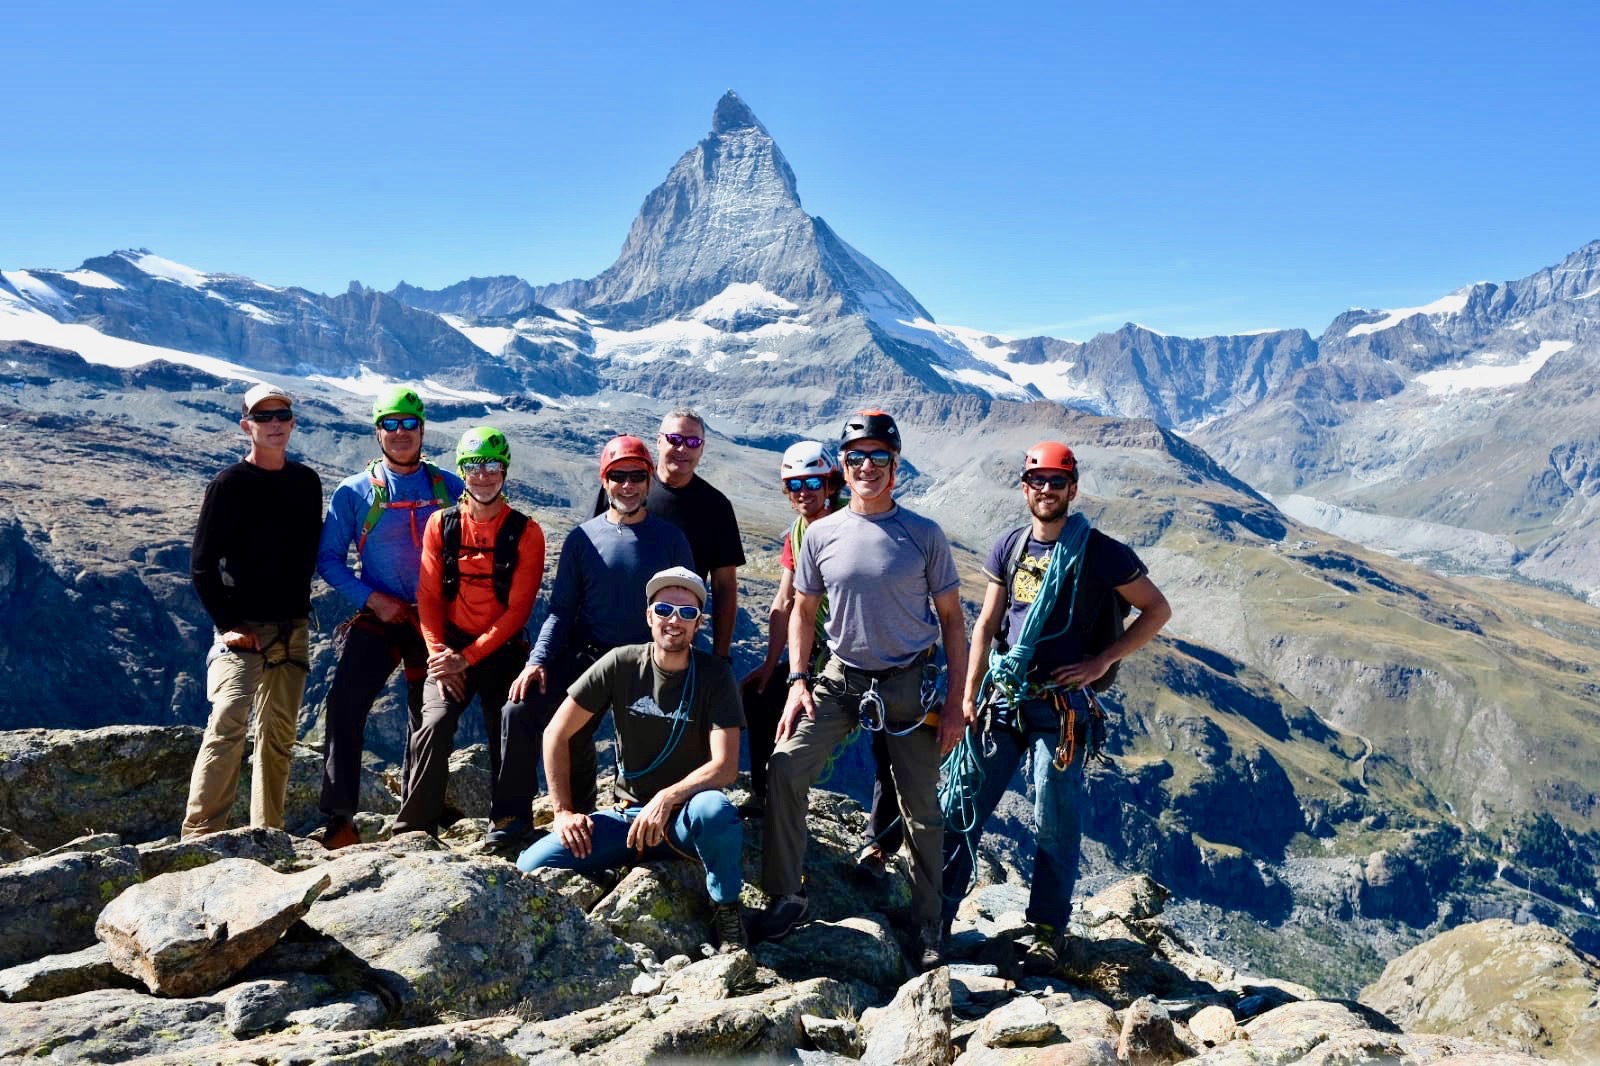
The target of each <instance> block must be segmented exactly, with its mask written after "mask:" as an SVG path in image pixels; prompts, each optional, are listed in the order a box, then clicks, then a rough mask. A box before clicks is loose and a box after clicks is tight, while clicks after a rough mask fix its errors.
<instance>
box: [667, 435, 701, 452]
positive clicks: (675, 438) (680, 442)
mask: <svg viewBox="0 0 1600 1066" xmlns="http://www.w3.org/2000/svg"><path fill="white" fill-rule="evenodd" d="M661 435H662V436H663V437H664V438H666V441H667V443H668V444H670V445H672V446H673V447H674V448H688V449H689V450H690V451H691V452H692V451H694V450H695V449H696V448H698V447H700V445H702V444H704V443H705V442H706V441H705V438H704V437H685V436H684V435H683V434H682V433H663V434H661Z"/></svg>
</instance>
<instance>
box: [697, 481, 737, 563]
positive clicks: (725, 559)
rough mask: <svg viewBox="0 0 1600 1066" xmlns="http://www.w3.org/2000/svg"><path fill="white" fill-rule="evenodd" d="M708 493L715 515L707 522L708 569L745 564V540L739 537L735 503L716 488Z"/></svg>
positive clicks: (711, 510) (710, 508)
mask: <svg viewBox="0 0 1600 1066" xmlns="http://www.w3.org/2000/svg"><path fill="white" fill-rule="evenodd" d="M708 487H709V486H708ZM706 495H707V500H706V507H707V510H708V511H710V512H711V514H712V515H713V516H714V517H713V520H712V521H709V522H707V523H706V533H707V540H708V544H707V546H706V551H705V562H706V571H707V572H710V571H712V570H717V569H720V568H721V567H724V566H743V565H744V541H742V540H741V539H740V537H739V519H738V517H737V516H736V515H735V514H734V513H733V504H732V503H730V502H729V501H728V497H726V496H724V495H723V494H722V493H720V492H717V491H716V490H712V491H711V492H709V493H707V494H706Z"/></svg>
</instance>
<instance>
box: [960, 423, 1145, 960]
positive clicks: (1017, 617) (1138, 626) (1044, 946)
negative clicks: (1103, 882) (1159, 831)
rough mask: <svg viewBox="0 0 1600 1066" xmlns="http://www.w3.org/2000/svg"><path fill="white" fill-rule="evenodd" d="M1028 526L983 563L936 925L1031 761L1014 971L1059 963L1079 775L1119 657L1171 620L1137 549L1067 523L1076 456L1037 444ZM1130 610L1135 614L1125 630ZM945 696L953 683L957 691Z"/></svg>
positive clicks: (1074, 856)
mask: <svg viewBox="0 0 1600 1066" xmlns="http://www.w3.org/2000/svg"><path fill="white" fill-rule="evenodd" d="M1021 481H1022V497H1023V502H1024V503H1025V504H1026V505H1027V507H1028V513H1029V515H1030V521H1029V523H1028V524H1027V525H1024V526H1019V527H1017V528H1016V529H1013V530H1011V531H1009V532H1007V533H1005V534H1002V535H1001V536H1000V538H999V539H998V540H996V541H995V542H994V546H993V547H992V548H991V549H990V550H989V556H988V560H987V561H986V562H985V564H984V573H985V574H987V575H988V578H989V583H988V591H987V592H986V593H985V595H984V599H983V608H982V610H981V611H980V612H979V614H978V621H977V624H976V625H975V626H974V627H973V630H972V647H971V650H970V652H969V654H968V657H967V664H968V665H967V677H966V691H965V697H964V700H963V706H962V711H963V715H964V717H965V719H966V721H967V722H968V726H967V731H966V734H965V737H964V746H963V748H962V749H961V750H962V751H963V752H964V753H965V754H967V755H968V756H969V757H970V760H969V761H968V762H967V763H966V765H967V767H968V769H967V770H965V771H963V770H961V769H960V767H961V766H962V760H961V759H959V758H957V759H956V760H955V766H956V769H954V770H953V771H952V772H951V775H950V776H952V777H954V778H956V779H957V780H956V782H955V783H954V785H953V787H955V788H957V789H959V788H960V779H962V778H965V779H968V780H973V781H976V782H977V785H976V792H975V793H974V795H973V796H972V797H971V800H970V806H968V807H967V809H966V813H965V815H964V817H963V820H964V821H965V824H963V825H959V826H957V825H949V824H947V825H946V831H945V845H944V900H945V903H944V927H945V932H946V933H947V934H948V931H949V927H950V923H951V921H952V920H953V919H954V917H955V913H956V908H957V907H958V906H959V905H960V903H961V897H962V896H963V895H964V894H965V893H966V891H967V889H968V880H969V878H970V877H971V875H972V868H973V864H974V860H975V851H976V848H977V843H978V838H979V837H980V836H981V835H982V833H983V826H984V823H985V822H987V821H988V820H989V816H990V815H991V814H992V813H993V812H994V809H995V806H996V805H997V804H998V803H999V802H1000V798H1001V797H1002V796H1003V795H1005V791H1006V789H1007V788H1008V787H1009V786H1010V784H1011V779H1012V776H1013V775H1014V774H1015V773H1016V770H1017V764H1018V763H1020V762H1021V761H1022V759H1023V757H1024V756H1026V757H1027V759H1028V773H1029V775H1030V779H1031V781H1032V786H1033V787H1032V791H1033V797H1034V804H1033V821H1034V832H1035V846H1036V848H1037V855H1036V858H1035V859H1034V864H1033V884H1032V886H1031V888H1030V889H1029V894H1028V908H1027V911H1026V916H1027V919H1028V921H1029V923H1031V924H1032V926H1033V930H1032V933H1031V935H1029V936H1027V937H1025V938H1024V940H1025V954H1024V956H1023V967H1024V969H1025V970H1028V971H1030V972H1039V973H1043V972H1049V971H1052V970H1054V969H1055V968H1056V967H1057V965H1058V964H1059V961H1060V954H1061V952H1062V950H1063V947H1064V944H1063V940H1062V938H1063V935H1064V933H1065V930H1066V928H1067V918H1068V916H1069V915H1070V914H1071V911H1072V888H1073V884H1074V882H1075V881H1076V880H1077V876H1078V854H1079V842H1080V829H1079V810H1078V798H1079V794H1080V791H1081V788H1082V783H1083V768H1084V763H1085V760H1086V758H1087V756H1088V753H1089V749H1090V747H1091V745H1092V744H1095V743H1097V739H1096V738H1097V735H1099V734H1102V733H1103V726H1104V714H1103V713H1102V712H1101V710H1100V704H1099V701H1098V700H1097V699H1096V698H1095V690H1096V688H1097V687H1099V688H1104V687H1109V685H1110V681H1111V680H1112V677H1113V671H1114V670H1115V667H1116V664H1117V663H1118V661H1119V660H1121V659H1123V658H1126V657H1127V656H1128V655H1131V654H1132V653H1133V652H1135V651H1137V650H1139V649H1140V648H1142V647H1144V646H1145V645H1146V644H1148V643H1149V642H1150V640H1151V639H1152V638H1153V637H1154V636H1155V635H1156V634H1157V633H1158V632H1160V630H1161V627H1162V626H1164V625H1166V623H1167V620H1168V619H1169V618H1171V617H1172V608H1171V607H1169V606H1168V605H1167V600H1166V597H1165V596H1163V595H1162V594H1161V590H1160V589H1158V588H1156V586H1155V585H1154V583H1152V582H1151V580H1150V578H1149V576H1148V571H1146V569H1145V566H1144V564H1143V563H1142V562H1140V561H1139V557H1138V556H1137V555H1135V554H1134V553H1133V550H1132V549H1131V548H1129V547H1128V546H1127V545H1125V544H1123V543H1121V542H1120V541H1116V540H1113V539H1112V538H1110V537H1108V536H1106V535H1105V534H1103V533H1101V532H1100V531H1099V530H1095V529H1090V528H1089V523H1088V521H1087V520H1086V519H1085V518H1084V517H1083V516H1082V515H1072V516H1070V517H1069V516H1068V514H1067V509H1068V507H1069V506H1070V505H1071V503H1072V501H1073V499H1074V498H1076V496H1077V494H1078V462H1077V459H1076V457H1074V456H1073V454H1072V449H1071V448H1069V447H1067V446H1066V445H1065V444H1061V443H1059V442H1057V441H1043V442H1041V443H1039V444H1036V445H1034V446H1033V447H1032V448H1031V449H1029V451H1028V453H1027V455H1026V456H1024V458H1023V463H1022V476H1021ZM1124 604H1129V605H1131V606H1132V607H1134V608H1137V609H1138V611H1139V615H1138V617H1137V618H1136V619H1135V620H1134V622H1133V624H1132V625H1130V626H1128V628H1127V630H1126V632H1124V631H1123V629H1122V618H1123V615H1124V613H1125V612H1126V611H1127V610H1128V609H1129V608H1128V607H1125V606H1124ZM952 687H953V686H952Z"/></svg>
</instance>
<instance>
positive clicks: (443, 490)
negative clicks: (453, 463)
mask: <svg viewBox="0 0 1600 1066" xmlns="http://www.w3.org/2000/svg"><path fill="white" fill-rule="evenodd" d="M422 468H423V469H424V470H426V471H427V472H428V484H429V485H431V486H432V487H433V498H434V500H435V501H436V502H437V503H438V504H439V506H440V507H449V506H451V505H452V504H454V503H455V502H456V501H455V497H453V496H451V495H450V486H449V485H447V484H445V480H444V472H443V471H441V470H440V469H439V468H438V467H436V466H434V465H433V464H432V463H429V462H424V463H423V464H422Z"/></svg>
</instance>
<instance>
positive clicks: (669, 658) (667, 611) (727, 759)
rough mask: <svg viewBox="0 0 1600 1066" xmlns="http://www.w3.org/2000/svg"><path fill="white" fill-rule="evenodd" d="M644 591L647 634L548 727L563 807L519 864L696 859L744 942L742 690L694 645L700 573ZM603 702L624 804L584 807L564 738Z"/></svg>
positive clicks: (727, 924)
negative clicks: (735, 797) (735, 790)
mask: <svg viewBox="0 0 1600 1066" xmlns="http://www.w3.org/2000/svg"><path fill="white" fill-rule="evenodd" d="M645 597H646V599H647V600H648V606H647V607H646V608H645V615H646V618H647V619H648V621H649V624H650V643H649V644H628V645H624V646H622V647H620V648H613V649H612V650H611V651H609V652H607V653H606V654H605V655H603V656H601V657H600V659H599V661H598V662H596V663H595V664H594V665H593V666H591V667H590V668H589V669H588V670H586V671H585V672H584V674H583V676H582V677H580V678H578V680H577V681H575V682H573V685H572V687H571V688H570V689H568V690H567V698H566V700H564V701H563V702H562V704H561V709H560V710H558V711H557V712H556V716H555V718H554V719H553V720H552V721H551V722H550V725H549V726H548V727H547V728H546V729H545V731H544V766H545V776H546V777H547V778H548V779H549V783H550V798H551V800H552V801H553V803H554V805H555V811H556V816H555V821H554V822H553V823H552V825H551V831H550V834H549V835H548V836H546V837H543V838H542V839H540V840H539V841H537V842H535V843H534V844H533V845H532V846H531V847H529V848H528V850H526V851H524V852H523V853H522V855H521V857H520V858H518V860H517V866H518V868H519V869H522V870H524V871H529V870H536V869H539V868H540V867H543V866H551V867H556V868H558V869H566V870H579V871H588V870H602V869H612V868H614V867H617V866H622V865H624V864H627V863H631V862H640V861H645V862H649V861H652V860H656V859H671V858H688V859H698V860H699V861H700V862H701V863H703V864H704V865H705V868H706V890H707V891H708V892H709V893H710V895H711V903H712V924H713V926H714V928H715V930H716V933H717V936H718V939H719V941H720V943H721V946H722V948H723V950H732V949H734V948H740V947H743V946H744V944H745V936H744V924H743V921H742V919H741V917H740V911H739V890H740V888H741V887H742V886H743V884H744V878H743V875H742V874H741V872H740V868H739V855H740V851H741V850H742V848H743V846H744V830H743V827H742V826H741V824H740V821H739V813H738V811H736V810H735V809H734V807H733V804H732V803H731V802H729V800H728V797H727V795H726V794H725V793H723V792H722V791H721V790H722V789H723V788H725V787H726V786H728V785H730V784H732V783H733V780H734V777H735V776H736V775H737V774H738V771H739V731H740V730H741V729H743V728H744V712H743V711H742V710H741V709H740V707H739V690H738V687H737V686H736V684H735V683H734V679H733V670H732V669H731V668H730V667H729V666H728V664H727V663H725V662H723V661H722V660H721V659H718V658H717V657H716V656H714V655H708V654H707V653H705V652H703V651H698V650H695V649H694V648H693V647H692V645H693V643H694V637H695V632H696V631H697V630H698V629H699V628H700V618H701V616H702V608H703V606H704V604H705V600H706V587H705V583H704V582H703V581H701V580H700V578H699V576H697V575H696V574H695V573H694V571H692V570H689V569H687V568H685V567H681V566H675V567H672V568H671V569H669V570H663V571H661V572H660V573H658V574H656V575H655V576H654V577H652V578H651V579H650V580H649V581H648V582H647V583H646V584H645ZM608 711H609V712H610V713H611V715H612V717H613V720H614V721H615V723H616V728H617V749H618V755H617V763H618V769H619V776H618V780H617V783H616V790H617V791H618V792H620V793H622V795H623V796H624V797H625V799H626V801H627V806H625V807H623V808H622V809H620V810H611V811H598V812H596V813H595V814H593V815H589V814H585V813H583V812H582V811H581V810H578V809H577V806H576V798H575V794H574V791H575V790H574V788H573V781H572V760H571V755H570V753H569V750H568V742H569V741H570V740H571V739H572V737H573V736H575V735H576V734H577V733H578V732H579V730H581V729H583V728H584V726H586V725H587V724H588V723H589V722H590V721H591V720H592V719H593V718H594V717H595V716H596V715H601V714H605V713H607V712H608Z"/></svg>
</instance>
